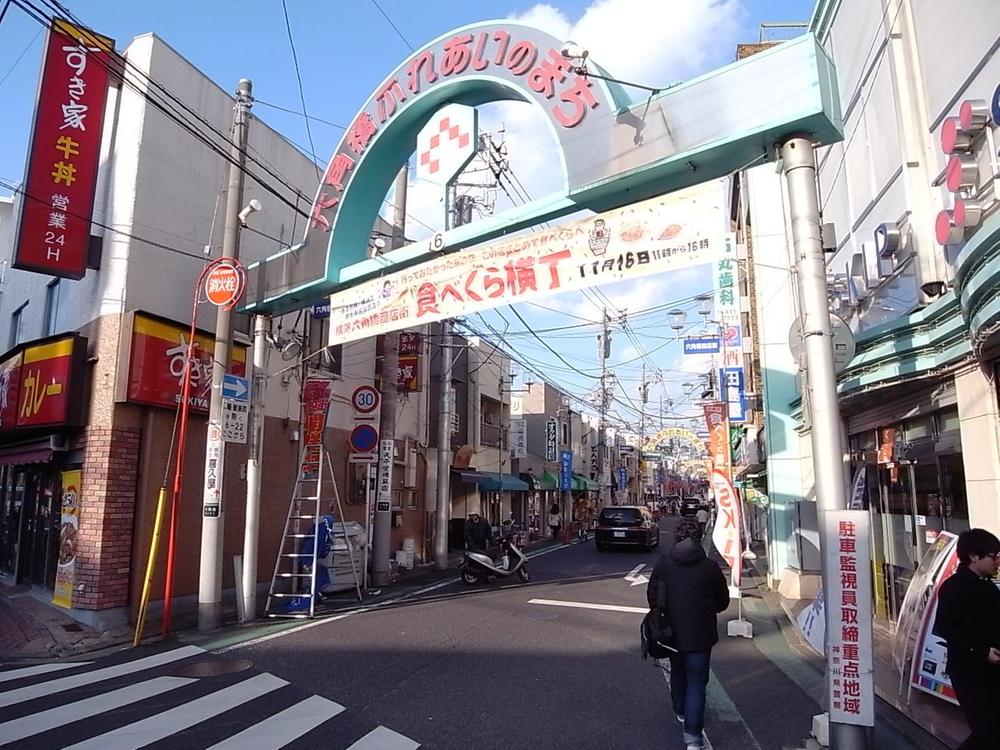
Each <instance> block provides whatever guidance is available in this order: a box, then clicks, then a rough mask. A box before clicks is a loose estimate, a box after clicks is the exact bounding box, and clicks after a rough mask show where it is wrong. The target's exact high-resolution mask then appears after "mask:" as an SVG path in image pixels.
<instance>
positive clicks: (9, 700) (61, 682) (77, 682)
mask: <svg viewBox="0 0 1000 750" xmlns="http://www.w3.org/2000/svg"><path fill="white" fill-rule="evenodd" d="M203 653H205V651H204V650H203V649H200V648H198V647H197V646H182V647H181V648H175V649H171V650H170V651H164V652H162V653H159V654H153V655H152V656H147V657H145V658H143V659H136V660H135V661H128V662H125V663H124V664H116V665H115V666H113V667H104V668H103V669H96V670H94V671H93V672H84V673H83V674H76V675H71V676H69V677H60V678H59V679H58V680H50V681H48V682H38V683H35V684H33V685H27V686H25V687H23V688H18V689H17V690H11V691H10V692H8V693H0V707H3V706H13V705H14V704H15V703H21V702H23V701H28V700H31V699H32V698H41V697H42V696H43V695H52V694H53V693H61V692H62V691H64V690H72V689H73V688H78V687H80V686H81V685H92V684H94V683H95V682H103V681H104V680H110V679H112V678H113V677H121V676H123V675H127V674H133V673H134V672H141V671H142V670H144V669H152V668H153V667H161V666H163V665H164V664H170V662H174V661H179V660H181V659H186V658H187V657H189V656H194V655H195V654H203Z"/></svg>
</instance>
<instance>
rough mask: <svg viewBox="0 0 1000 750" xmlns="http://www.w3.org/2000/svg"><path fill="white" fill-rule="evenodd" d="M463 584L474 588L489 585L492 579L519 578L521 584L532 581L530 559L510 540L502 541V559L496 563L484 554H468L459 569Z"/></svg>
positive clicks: (464, 556)
mask: <svg viewBox="0 0 1000 750" xmlns="http://www.w3.org/2000/svg"><path fill="white" fill-rule="evenodd" d="M459 572H460V573H461V574H462V583H464V584H466V585H467V586H474V585H475V584H477V583H479V582H482V583H487V582H488V581H489V580H490V579H492V578H510V577H512V576H517V577H518V578H519V579H520V580H521V583H527V582H528V581H529V580H530V577H529V576H528V558H527V557H525V555H524V553H523V552H521V550H519V549H518V548H517V545H515V544H514V543H513V542H512V541H510V540H509V539H502V540H501V541H500V559H499V560H496V561H494V560H493V558H491V557H490V556H489V555H487V554H485V553H483V552H466V553H465V554H464V555H463V559H462V565H461V567H460V568H459Z"/></svg>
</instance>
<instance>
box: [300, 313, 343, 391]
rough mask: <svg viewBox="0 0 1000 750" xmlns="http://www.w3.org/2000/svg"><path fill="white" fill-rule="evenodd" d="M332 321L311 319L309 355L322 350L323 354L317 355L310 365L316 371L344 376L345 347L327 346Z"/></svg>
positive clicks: (310, 361)
mask: <svg viewBox="0 0 1000 750" xmlns="http://www.w3.org/2000/svg"><path fill="white" fill-rule="evenodd" d="M329 325H330V320H329V319H328V318H314V317H312V316H311V315H310V317H309V351H308V352H307V354H314V353H315V352H319V351H321V350H322V354H316V355H315V356H313V357H312V358H311V359H310V360H309V365H310V367H311V368H312V369H314V370H319V371H321V372H324V373H327V374H329V375H336V376H340V375H343V360H344V345H343V344H336V345H335V346H327V344H328V339H327V333H328V331H329Z"/></svg>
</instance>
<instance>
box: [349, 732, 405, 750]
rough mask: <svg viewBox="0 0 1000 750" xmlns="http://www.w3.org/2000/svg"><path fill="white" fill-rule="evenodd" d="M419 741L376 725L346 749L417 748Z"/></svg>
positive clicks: (382, 749) (395, 749) (391, 749)
mask: <svg viewBox="0 0 1000 750" xmlns="http://www.w3.org/2000/svg"><path fill="white" fill-rule="evenodd" d="M418 747H420V743H419V742H414V741H413V740H411V739H410V738H409V737H404V736H403V735H401V734H399V733H398V732H393V731H392V730H391V729H387V728H386V727H376V728H375V729H373V730H372V731H370V732H369V733H368V734H366V735H365V736H364V737H362V738H361V739H360V740H358V741H357V742H355V743H354V744H353V745H351V746H350V747H349V748H347V750H417V748H418Z"/></svg>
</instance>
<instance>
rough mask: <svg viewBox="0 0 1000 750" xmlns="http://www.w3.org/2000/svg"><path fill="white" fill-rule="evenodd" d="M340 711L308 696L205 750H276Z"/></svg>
mask: <svg viewBox="0 0 1000 750" xmlns="http://www.w3.org/2000/svg"><path fill="white" fill-rule="evenodd" d="M344 710H345V709H344V707H343V706H341V705H340V704H339V703H334V702H333V701H328V700H327V699H326V698H323V697H322V696H319V695H312V696H310V697H308V698H306V699H305V700H304V701H299V702H298V703H296V704H295V705H294V706H290V707H289V708H286V709H285V710H284V711H282V712H281V713H277V714H275V715H274V716H270V717H268V718H266V719H264V721H262V722H260V723H258V724H254V725H253V726H252V727H248V728H246V729H244V730H243V731H242V732H240V733H239V734H234V735H233V736H232V737H230V738H229V739H227V740H223V741H222V742H219V743H218V744H215V745H212V746H211V747H210V748H209V749H208V750H278V748H280V747H284V746H285V745H287V744H288V743H289V742H291V741H292V740H294V739H296V738H297V737H301V736H302V735H303V734H305V733H306V732H309V731H311V730H312V729H315V728H316V727H318V726H319V725H320V724H322V723H323V722H324V721H327V720H328V719H332V718H333V717H334V716H336V715H337V714H339V713H341V712H343V711H344Z"/></svg>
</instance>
